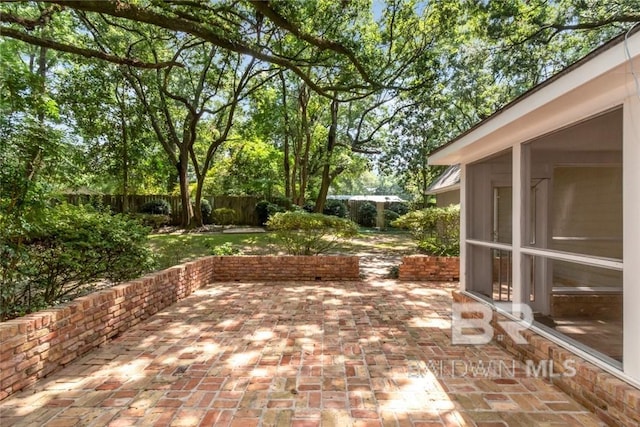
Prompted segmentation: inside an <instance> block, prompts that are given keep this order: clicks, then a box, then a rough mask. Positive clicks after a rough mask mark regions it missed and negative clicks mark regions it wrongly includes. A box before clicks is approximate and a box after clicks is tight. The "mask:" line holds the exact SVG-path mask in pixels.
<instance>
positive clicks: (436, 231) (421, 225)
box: [391, 205, 460, 256]
mask: <svg viewBox="0 0 640 427" xmlns="http://www.w3.org/2000/svg"><path fill="white" fill-rule="evenodd" d="M391 225H392V226H394V227H398V228H404V229H407V230H409V231H411V234H412V236H413V238H414V239H415V240H416V242H417V243H418V248H420V250H422V251H424V252H426V253H428V254H430V255H438V256H458V255H460V206H459V205H457V206H449V207H446V208H427V209H423V210H419V211H414V212H410V213H408V214H406V215H403V216H401V217H400V218H398V219H396V220H395V221H393V222H392V223H391Z"/></svg>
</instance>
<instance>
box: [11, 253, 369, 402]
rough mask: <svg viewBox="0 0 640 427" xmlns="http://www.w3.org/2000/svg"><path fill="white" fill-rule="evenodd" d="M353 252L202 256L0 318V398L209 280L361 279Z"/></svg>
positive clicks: (100, 343) (184, 296)
mask: <svg viewBox="0 0 640 427" xmlns="http://www.w3.org/2000/svg"><path fill="white" fill-rule="evenodd" d="M358 278H359V259H358V257H333V256H332V257H322V256H320V257H286V256H284V257H270V256H266V257H242V256H241V257H207V258H201V259H199V260H197V261H193V262H189V263H186V264H183V265H179V266H175V267H171V268H169V269H167V270H163V271H160V272H157V273H152V274H149V275H147V276H145V277H142V278H140V279H136V280H133V281H130V282H127V283H123V284H121V285H117V286H114V287H112V288H109V289H105V290H102V291H99V292H94V293H92V294H90V295H87V296H83V297H80V298H77V299H75V300H73V301H70V302H68V303H66V304H63V305H60V306H58V307H55V308H52V309H49V310H44V311H40V312H37V313H34V314H31V315H28V316H24V317H21V318H18V319H13V320H10V321H8V322H2V323H0V400H2V399H4V398H6V397H7V396H9V395H11V394H13V393H15V392H16V391H19V390H21V389H23V388H25V387H26V386H28V385H30V384H33V383H34V382H36V381H37V380H38V379H40V378H43V377H45V376H47V375H48V374H50V373H52V372H54V371H57V370H58V369H60V368H62V367H64V366H65V365H68V364H69V363H71V362H72V361H73V360H75V359H77V358H79V357H81V356H83V355H84V354H86V353H88V352H89V351H91V350H92V349H94V348H96V347H99V346H101V345H103V344H105V343H106V342H107V341H108V340H110V339H112V338H114V337H116V336H118V335H119V334H121V333H122V332H124V331H126V330H127V329H129V328H131V327H132V326H134V325H136V324H138V323H140V322H141V321H142V320H144V319H146V318H148V317H150V316H151V315H153V314H155V313H157V312H158V311H160V310H162V309H164V308H165V307H168V306H170V305H171V304H173V303H175V302H177V301H179V300H181V299H183V298H186V297H187V296H189V295H190V294H191V293H192V292H193V291H195V290H196V289H198V288H200V287H201V286H203V285H206V284H207V283H210V282H212V281H214V280H218V281H220V280H225V281H233V280H246V281H270V280H271V281H272V280H358Z"/></svg>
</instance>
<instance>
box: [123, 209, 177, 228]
mask: <svg viewBox="0 0 640 427" xmlns="http://www.w3.org/2000/svg"><path fill="white" fill-rule="evenodd" d="M130 216H131V217H132V218H134V219H136V220H138V221H139V222H140V223H141V224H142V225H144V226H145V227H151V229H153V230H157V229H159V228H161V227H164V226H167V225H170V224H171V217H170V216H169V215H157V214H142V213H140V214H131V215H130Z"/></svg>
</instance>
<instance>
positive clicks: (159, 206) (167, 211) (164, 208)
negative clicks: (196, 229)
mask: <svg viewBox="0 0 640 427" xmlns="http://www.w3.org/2000/svg"><path fill="white" fill-rule="evenodd" d="M140 213H143V214H151V215H171V205H169V202H167V201H166V200H162V199H156V200H150V201H148V202H146V203H144V204H143V205H142V206H140Z"/></svg>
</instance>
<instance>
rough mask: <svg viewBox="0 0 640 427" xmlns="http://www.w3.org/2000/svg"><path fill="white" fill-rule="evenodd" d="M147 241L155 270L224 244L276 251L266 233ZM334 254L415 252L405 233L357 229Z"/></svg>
mask: <svg viewBox="0 0 640 427" xmlns="http://www.w3.org/2000/svg"><path fill="white" fill-rule="evenodd" d="M149 242H150V245H151V249H152V250H153V251H154V252H155V253H156V256H157V258H158V269H159V270H162V269H165V268H168V267H171V266H172V265H176V264H181V263H184V262H187V261H191V260H194V259H197V258H200V257H203V256H208V255H212V254H213V253H214V248H216V247H220V246H222V245H225V244H227V243H228V244H230V245H231V246H232V247H233V248H234V249H239V250H240V252H241V253H242V254H244V255H268V254H275V253H277V251H278V249H277V248H276V247H275V246H274V245H273V243H272V235H271V234H270V233H247V234H232V233H187V234H152V235H150V236H149ZM336 251H337V252H338V253H343V254H350V255H361V254H363V253H366V252H376V253H387V254H390V255H405V254H408V253H415V252H416V246H415V244H414V243H413V241H412V240H411V236H410V235H409V234H408V233H407V232H403V231H398V230H389V231H378V230H373V229H361V230H360V232H359V233H358V235H357V236H355V237H354V238H352V239H349V240H347V241H344V242H341V243H340V244H339V245H338V247H337V248H336Z"/></svg>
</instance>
